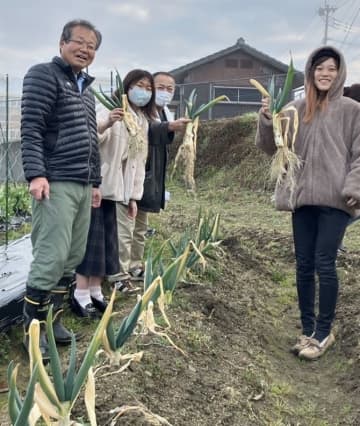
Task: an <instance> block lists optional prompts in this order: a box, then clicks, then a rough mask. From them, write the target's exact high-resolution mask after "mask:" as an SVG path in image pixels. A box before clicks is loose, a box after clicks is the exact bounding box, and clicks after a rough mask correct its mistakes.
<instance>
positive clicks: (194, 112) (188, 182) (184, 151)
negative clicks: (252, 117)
mask: <svg viewBox="0 0 360 426" xmlns="http://www.w3.org/2000/svg"><path fill="white" fill-rule="evenodd" d="M196 98H197V94H196V90H195V89H194V90H193V91H192V92H191V93H190V96H189V99H187V100H185V104H186V113H185V117H187V118H190V119H191V122H190V123H188V124H187V125H186V129H185V134H184V138H183V141H182V143H181V145H180V147H179V149H178V152H177V154H176V157H175V162H174V168H173V171H172V173H171V176H173V175H174V173H175V170H176V168H177V166H178V164H179V162H180V161H181V162H182V163H183V165H184V181H185V186H186V188H187V189H188V190H190V191H195V179H194V169H195V159H196V141H197V132H198V127H199V117H200V114H202V113H203V112H206V111H208V110H209V109H210V108H212V107H213V106H214V105H215V104H217V103H218V102H223V101H225V100H227V101H228V100H229V99H228V98H227V96H225V95H222V96H218V97H217V98H215V99H213V100H212V101H210V102H208V103H207V104H202V105H200V106H199V107H198V108H197V107H196Z"/></svg>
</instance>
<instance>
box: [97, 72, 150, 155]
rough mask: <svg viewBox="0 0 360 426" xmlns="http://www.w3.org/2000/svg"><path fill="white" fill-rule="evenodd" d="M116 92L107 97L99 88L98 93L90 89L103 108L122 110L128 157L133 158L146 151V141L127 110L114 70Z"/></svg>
mask: <svg viewBox="0 0 360 426" xmlns="http://www.w3.org/2000/svg"><path fill="white" fill-rule="evenodd" d="M115 84H116V90H115V92H114V94H113V95H112V96H108V95H107V94H106V93H105V92H104V91H103V90H102V88H101V86H99V92H96V91H95V90H93V89H92V92H93V94H94V96H95V97H96V99H97V100H98V101H99V102H100V103H101V104H102V105H104V107H105V108H107V109H108V110H110V111H112V110H113V109H115V108H122V109H123V111H124V116H123V120H124V123H125V126H126V129H127V131H128V132H129V157H132V158H134V157H135V156H136V154H137V153H138V152H141V151H143V150H144V149H145V150H146V149H147V140H146V137H145V135H144V134H143V132H142V131H141V128H140V127H139V126H138V124H137V122H136V121H135V118H134V115H133V113H132V112H131V111H130V110H129V102H128V98H127V95H126V94H125V93H124V86H123V83H122V80H121V77H120V74H119V72H118V71H117V70H116V78H115Z"/></svg>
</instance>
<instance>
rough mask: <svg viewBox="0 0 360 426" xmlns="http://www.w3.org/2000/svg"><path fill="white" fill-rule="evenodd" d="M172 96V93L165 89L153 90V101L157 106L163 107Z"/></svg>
mask: <svg viewBox="0 0 360 426" xmlns="http://www.w3.org/2000/svg"><path fill="white" fill-rule="evenodd" d="M173 97H174V94H173V93H170V92H168V91H167V90H159V89H157V90H156V92H155V103H156V105H157V106H158V107H161V108H163V107H164V106H165V105H167V104H169V103H170V102H171V101H172V99H173Z"/></svg>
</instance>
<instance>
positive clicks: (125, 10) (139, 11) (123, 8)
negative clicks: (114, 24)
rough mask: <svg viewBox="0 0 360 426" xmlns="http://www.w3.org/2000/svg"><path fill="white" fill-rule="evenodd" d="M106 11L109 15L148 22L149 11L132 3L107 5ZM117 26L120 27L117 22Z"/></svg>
mask: <svg viewBox="0 0 360 426" xmlns="http://www.w3.org/2000/svg"><path fill="white" fill-rule="evenodd" d="M107 9H108V11H109V12H110V13H113V14H115V15H118V16H123V17H126V18H130V19H133V20H135V21H148V20H149V19H150V10H149V9H147V8H145V7H144V6H139V5H136V4H134V3H121V4H116V3H113V4H110V5H108V6H107ZM119 25H121V22H119Z"/></svg>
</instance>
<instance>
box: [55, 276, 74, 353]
mask: <svg viewBox="0 0 360 426" xmlns="http://www.w3.org/2000/svg"><path fill="white" fill-rule="evenodd" d="M71 281H72V277H64V278H62V279H61V280H60V281H59V282H58V284H57V286H56V287H55V288H53V289H52V290H51V298H50V303H52V304H53V305H54V308H53V309H54V316H53V318H54V320H53V330H54V337H55V342H56V343H59V344H61V345H70V344H71V336H72V333H71V332H70V331H69V330H68V329H67V328H66V327H65V326H64V325H63V324H62V323H61V316H62V312H63V304H64V297H65V295H67V294H68V291H69V286H70V284H71Z"/></svg>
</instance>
